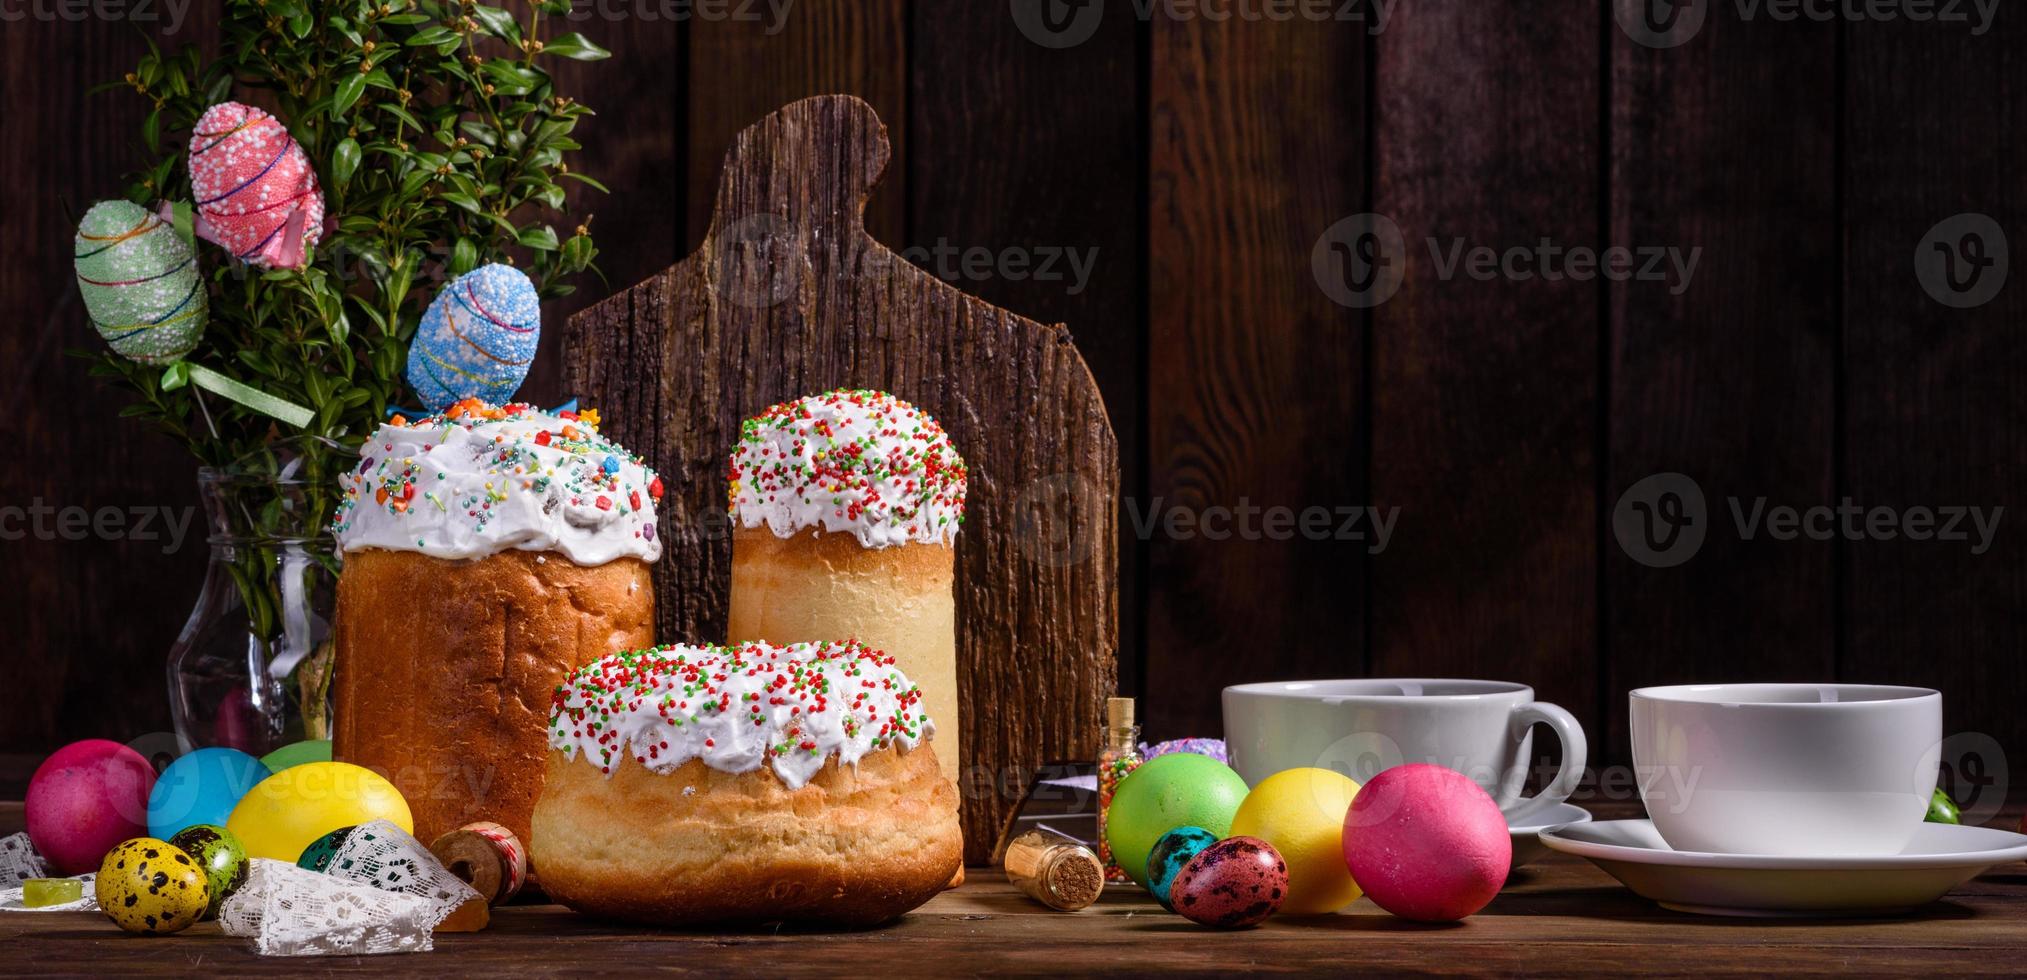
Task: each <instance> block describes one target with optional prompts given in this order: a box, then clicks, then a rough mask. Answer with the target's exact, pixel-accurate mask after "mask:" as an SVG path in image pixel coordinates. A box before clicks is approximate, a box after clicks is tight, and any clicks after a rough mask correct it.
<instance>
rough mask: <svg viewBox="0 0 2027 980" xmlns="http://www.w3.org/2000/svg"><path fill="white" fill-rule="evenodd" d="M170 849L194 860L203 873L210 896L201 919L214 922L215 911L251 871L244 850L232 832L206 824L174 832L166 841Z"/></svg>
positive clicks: (216, 914) (243, 846)
mask: <svg viewBox="0 0 2027 980" xmlns="http://www.w3.org/2000/svg"><path fill="white" fill-rule="evenodd" d="M169 845H170V846H171V847H175V848H178V849H180V850H181V851H183V853H185V854H188V855H190V856H191V857H192V858H194V859H196V861H197V865H198V867H201V868H203V869H204V877H205V880H206V881H207V882H208V883H209V884H210V894H211V904H210V906H209V907H207V908H206V909H205V910H204V917H205V918H207V919H215V918H217V917H218V907H219V906H220V905H224V904H225V900H226V899H228V898H231V897H232V893H233V892H236V891H238V890H239V888H240V886H241V885H244V884H246V874H247V870H248V869H249V867H250V864H249V863H248V861H247V857H246V846H245V845H243V844H241V843H240V842H239V838H238V837H237V836H235V835H234V834H233V833H232V831H230V830H227V829H225V828H224V827H220V826H218V825H217V824H208V823H200V824H197V825H195V826H191V827H185V828H183V829H182V830H180V831H177V833H176V836H174V837H171V838H169Z"/></svg>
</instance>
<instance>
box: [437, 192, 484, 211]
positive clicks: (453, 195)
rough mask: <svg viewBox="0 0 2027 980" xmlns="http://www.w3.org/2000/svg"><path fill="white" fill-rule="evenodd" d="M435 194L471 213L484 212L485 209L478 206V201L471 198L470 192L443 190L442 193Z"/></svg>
mask: <svg viewBox="0 0 2027 980" xmlns="http://www.w3.org/2000/svg"><path fill="white" fill-rule="evenodd" d="M437 196H438V197H441V198H443V199H444V200H446V201H449V202H450V203H452V204H455V205H457V206H458V207H461V208H463V209H465V210H467V211H470V212H471V213H473V214H484V213H486V209H485V208H482V207H480V206H479V202H478V201H477V200H476V199H475V198H473V197H472V196H471V195H470V194H465V193H462V192H459V191H445V192H444V193H442V194H439V195H437Z"/></svg>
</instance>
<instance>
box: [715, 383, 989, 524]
mask: <svg viewBox="0 0 2027 980" xmlns="http://www.w3.org/2000/svg"><path fill="white" fill-rule="evenodd" d="M965 474H966V471H965V466H964V458H963V457H961V456H959V455H958V454H957V450H956V448H955V447H953V446H951V444H950V437H949V436H947V435H945V434H944V432H943V427H942V426H941V425H938V424H937V422H936V420H935V419H933V418H930V417H929V415H928V413H926V412H923V411H922V410H921V409H919V408H916V407H915V406H913V405H910V404H908V403H907V402H904V401H902V400H900V399H899V398H895V397H894V396H892V395H889V394H887V393H885V392H880V391H864V390H860V391H851V390H844V389H840V390H838V391H831V392H826V393H824V394H821V395H811V396H809V397H808V398H803V399H800V400H797V401H792V402H784V403H782V404H780V405H776V406H774V407H773V408H770V409H768V410H767V411H765V412H763V413H761V414H760V415H758V416H755V417H754V418H750V419H747V420H746V422H745V424H743V425H741V426H740V428H739V444H738V446H736V447H734V448H733V450H732V458H731V460H730V464H729V466H728V473H727V476H728V478H729V480H730V487H729V493H728V496H729V498H730V504H731V510H732V517H733V519H734V520H736V521H738V522H739V525H740V526H741V527H746V528H757V527H761V526H762V525H765V526H766V527H768V528H769V529H771V530H773V531H774V533H775V534H777V535H779V536H781V537H784V538H786V537H791V536H793V535H794V534H796V533H797V532H799V531H801V530H803V529H804V528H810V527H817V528H821V529H823V530H825V531H846V532H850V533H851V534H852V535H854V536H856V537H857V538H858V539H859V544H861V545H864V546H865V547H868V548H884V547H887V546H889V545H896V544H903V543H906V542H910V541H914V542H921V543H927V544H946V545H947V544H950V543H951V542H952V541H954V540H955V539H956V537H957V531H958V528H960V527H961V526H963V524H964V494H965Z"/></svg>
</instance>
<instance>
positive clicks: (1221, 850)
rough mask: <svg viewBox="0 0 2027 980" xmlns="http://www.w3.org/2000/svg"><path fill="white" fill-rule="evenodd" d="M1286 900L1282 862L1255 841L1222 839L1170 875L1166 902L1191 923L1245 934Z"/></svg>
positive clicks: (1267, 846)
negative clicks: (1241, 931)
mask: <svg viewBox="0 0 2027 980" xmlns="http://www.w3.org/2000/svg"><path fill="white" fill-rule="evenodd" d="M1287 896H1288V862H1286V861H1283V860H1281V852H1279V851H1276V850H1274V845H1272V844H1269V843H1267V842H1266V841H1263V840H1261V839H1260V838H1258V837H1227V838H1225V839H1224V840H1221V841H1218V842H1217V843H1215V844H1212V845H1211V846H1209V847H1206V848H1204V849H1203V850H1202V851H1200V852H1198V854H1197V856H1196V857H1193V858H1190V860H1189V863H1188V864H1185V865H1183V866H1182V870H1181V871H1179V872H1177V873H1176V876H1175V882H1174V884H1172V885H1170V886H1169V889H1168V898H1169V902H1170V904H1172V905H1173V906H1174V907H1175V910H1176V911H1177V912H1180V913H1182V914H1183V916H1184V917H1185V918H1187V919H1189V920H1190V921H1191V922H1196V923H1200V924H1202V925H1207V926H1213V927H1215V928H1219V929H1247V928H1251V927H1253V926H1257V925H1259V924H1260V923H1262V922H1265V921H1267V917H1268V916H1270V915H1273V914H1274V912H1275V911H1276V910H1278V909H1280V908H1281V901H1282V899H1284V898H1286V897H1287Z"/></svg>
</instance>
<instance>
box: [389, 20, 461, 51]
mask: <svg viewBox="0 0 2027 980" xmlns="http://www.w3.org/2000/svg"><path fill="white" fill-rule="evenodd" d="M462 40H463V39H462V38H460V37H458V35H457V32H456V31H453V30H451V29H450V28H448V27H444V26H443V25H441V24H436V25H431V26H429V27H425V28H423V29H422V30H419V31H416V32H415V33H414V34H413V35H411V36H410V37H409V38H408V40H406V41H403V42H401V43H402V44H405V45H407V46H409V47H411V48H422V47H432V46H435V45H439V44H442V43H444V42H446V41H448V42H450V43H452V44H457V43H459V42H460V41H462Z"/></svg>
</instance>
